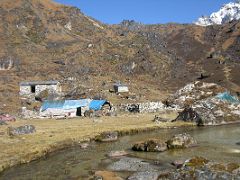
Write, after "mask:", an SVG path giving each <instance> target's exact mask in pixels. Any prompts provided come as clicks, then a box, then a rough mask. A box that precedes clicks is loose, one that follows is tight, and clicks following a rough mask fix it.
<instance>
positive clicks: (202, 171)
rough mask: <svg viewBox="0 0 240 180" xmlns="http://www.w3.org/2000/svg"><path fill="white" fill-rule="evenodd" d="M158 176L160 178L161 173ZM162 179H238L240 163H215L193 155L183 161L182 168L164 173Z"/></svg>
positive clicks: (239, 176)
mask: <svg viewBox="0 0 240 180" xmlns="http://www.w3.org/2000/svg"><path fill="white" fill-rule="evenodd" d="M159 178H160V179H161V175H160V176H159ZM164 179H186V180H191V179H196V180H210V179H221V180H228V179H240V165H239V164H235V163H228V164H223V163H217V162H212V161H209V160H207V159H205V158H203V157H194V158H192V159H189V160H187V161H185V163H184V165H183V166H182V168H180V169H177V170H175V171H170V172H168V173H164Z"/></svg>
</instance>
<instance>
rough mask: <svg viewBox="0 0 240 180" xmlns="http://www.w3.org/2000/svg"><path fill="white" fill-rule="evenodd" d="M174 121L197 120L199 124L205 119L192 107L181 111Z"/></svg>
mask: <svg viewBox="0 0 240 180" xmlns="http://www.w3.org/2000/svg"><path fill="white" fill-rule="evenodd" d="M174 121H185V122H195V123H196V124H197V125H203V120H202V118H201V117H200V115H199V114H198V113H197V112H196V111H194V110H193V109H192V108H190V107H187V108H185V109H184V110H183V111H182V112H180V113H179V115H178V117H177V118H176V119H175V120H174Z"/></svg>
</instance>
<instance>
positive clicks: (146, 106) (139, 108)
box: [117, 101, 165, 113]
mask: <svg viewBox="0 0 240 180" xmlns="http://www.w3.org/2000/svg"><path fill="white" fill-rule="evenodd" d="M164 108H165V105H164V104H163V103H162V102H161V101H158V102H146V103H135V104H121V105H120V106H118V108H117V109H118V110H119V111H124V112H134V113H152V112H158V111H161V110H163V109H164Z"/></svg>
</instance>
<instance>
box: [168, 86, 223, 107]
mask: <svg viewBox="0 0 240 180" xmlns="http://www.w3.org/2000/svg"><path fill="white" fill-rule="evenodd" d="M225 91H226V89H224V88H223V87H221V86H219V85H217V84H215V83H204V82H200V81H196V82H194V83H190V84H187V85H186V86H184V87H183V88H181V89H179V90H178V91H177V92H176V93H175V94H173V95H172V96H170V97H169V98H168V99H167V105H168V106H171V107H175V108H177V109H184V108H185V107H186V106H190V105H192V104H193V103H195V102H196V101H200V100H203V99H206V98H209V97H213V96H216V95H217V94H219V93H223V92H225Z"/></svg>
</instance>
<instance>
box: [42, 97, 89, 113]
mask: <svg viewBox="0 0 240 180" xmlns="http://www.w3.org/2000/svg"><path fill="white" fill-rule="evenodd" d="M89 103H90V100H89V99H81V100H63V101H44V102H43V104H42V107H41V111H45V110H47V109H65V110H68V109H76V108H79V107H86V106H89Z"/></svg>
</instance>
